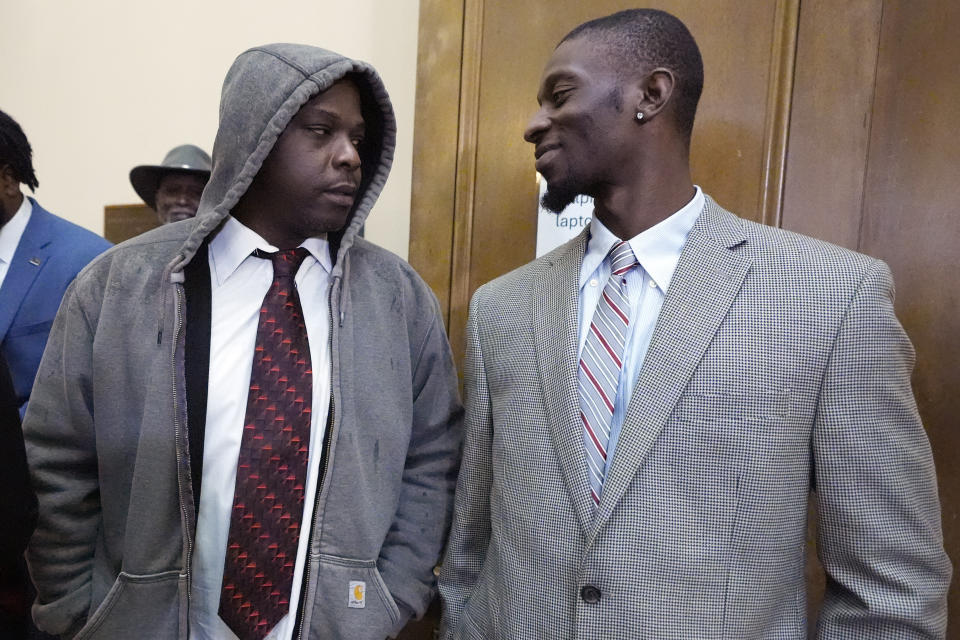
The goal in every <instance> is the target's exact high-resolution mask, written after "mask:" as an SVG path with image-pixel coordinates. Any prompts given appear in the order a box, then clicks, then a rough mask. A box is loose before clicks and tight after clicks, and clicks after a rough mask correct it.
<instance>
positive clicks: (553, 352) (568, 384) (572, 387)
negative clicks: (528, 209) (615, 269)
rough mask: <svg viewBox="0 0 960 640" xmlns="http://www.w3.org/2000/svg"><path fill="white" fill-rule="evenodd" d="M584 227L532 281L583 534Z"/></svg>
mask: <svg viewBox="0 0 960 640" xmlns="http://www.w3.org/2000/svg"><path fill="white" fill-rule="evenodd" d="M588 233H589V232H588V231H587V230H584V231H583V232H582V233H581V234H580V235H579V236H578V237H577V238H576V240H575V241H574V242H572V243H570V244H569V245H568V247H567V249H566V251H565V252H563V253H562V254H561V255H560V256H559V257H558V259H557V260H556V261H555V262H554V263H553V264H552V265H550V266H547V267H546V268H545V269H544V271H543V272H542V273H540V274H539V275H538V276H537V277H536V278H535V280H534V282H533V295H532V300H533V303H534V309H533V310H532V311H533V318H534V320H533V327H534V339H535V341H536V352H537V364H538V368H539V372H540V384H541V387H542V389H543V398H544V401H545V404H546V408H547V413H548V417H549V420H550V436H551V441H552V444H553V448H554V451H555V454H556V460H557V463H558V464H559V465H560V468H561V469H562V471H563V477H564V480H565V482H566V485H567V492H568V494H569V496H570V502H571V503H572V504H573V506H574V508H575V510H576V512H577V517H578V520H579V522H580V525H581V527H582V528H583V531H584V534H587V533H589V531H590V529H591V528H592V527H593V513H592V506H591V502H590V495H589V488H588V486H587V460H586V454H585V452H584V449H583V437H582V435H581V431H580V418H579V411H580V392H579V391H578V389H577V325H578V315H577V306H578V298H579V286H578V285H579V279H580V263H581V262H582V261H583V254H584V250H585V248H586V244H587V238H588V237H589V235H588Z"/></svg>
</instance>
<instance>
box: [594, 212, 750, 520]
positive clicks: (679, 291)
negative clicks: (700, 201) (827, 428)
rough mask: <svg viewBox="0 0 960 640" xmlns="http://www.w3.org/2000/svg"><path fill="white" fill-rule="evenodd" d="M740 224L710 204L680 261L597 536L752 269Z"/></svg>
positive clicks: (609, 481) (606, 488) (607, 487)
mask: <svg viewBox="0 0 960 640" xmlns="http://www.w3.org/2000/svg"><path fill="white" fill-rule="evenodd" d="M745 240H746V237H745V235H744V231H743V227H742V223H741V221H740V220H739V218H737V217H736V216H734V215H733V214H731V213H728V212H727V211H724V210H723V209H721V208H720V207H719V206H718V205H717V204H716V203H715V202H713V200H711V199H710V198H707V202H706V205H705V207H704V210H703V212H702V213H701V215H700V218H699V219H698V220H697V222H696V224H694V226H693V229H691V231H690V235H689V236H688V238H687V242H686V245H685V246H684V248H683V251H682V253H681V255H680V260H679V262H678V263H677V268H676V271H675V272H674V275H673V279H672V281H671V283H670V288H669V290H668V291H667V295H666V298H665V299H664V301H663V307H662V309H661V310H660V316H659V318H658V320H657V325H656V327H655V328H654V331H653V336H652V338H651V341H650V346H649V348H648V349H647V354H646V357H645V359H644V362H643V366H642V367H641V369H640V373H639V375H638V378H637V381H636V383H635V385H634V390H633V396H632V397H631V398H630V403H629V406H628V408H627V413H626V416H625V418H624V424H623V429H622V431H621V432H620V439H619V441H618V443H617V447H616V450H615V452H614V459H613V462H612V464H611V467H610V471H609V473H608V474H607V478H606V479H605V480H604V485H603V495H602V496H601V499H600V505H599V507H598V511H597V519H596V524H597V529H599V527H600V526H602V525H603V523H604V522H605V520H606V519H607V518H609V516H610V513H611V512H612V511H613V508H614V506H615V505H616V504H617V502H618V501H619V500H620V499H621V498H622V497H623V495H624V493H625V492H626V490H627V487H628V486H629V485H630V483H631V482H632V480H633V478H634V477H635V475H636V473H637V469H638V468H639V467H640V465H641V464H642V463H643V461H644V459H645V458H646V456H647V454H648V453H649V451H650V448H651V447H652V446H653V443H654V441H655V440H656V438H657V436H658V435H659V433H660V431H661V429H662V428H663V425H664V424H665V423H666V421H667V418H668V417H669V416H670V414H671V413H672V412H673V408H674V406H675V405H676V403H677V400H678V399H679V398H680V395H681V394H682V393H683V390H684V389H685V387H686V385H687V383H688V382H689V380H690V377H691V376H692V375H693V372H694V370H695V369H696V367H697V365H698V364H699V363H700V360H701V358H702V357H703V354H704V352H705V351H706V349H707V346H708V345H709V344H710V342H711V341H712V340H713V336H714V335H715V334H716V332H717V329H718V328H719V326H720V323H721V322H722V321H723V318H724V317H725V316H726V314H727V310H728V309H729V308H730V305H731V304H732V303H733V301H734V299H735V298H736V296H737V293H738V292H739V290H740V287H741V285H742V283H743V279H744V277H745V276H746V274H747V271H748V269H749V268H750V265H751V264H752V263H753V260H752V258H751V257H749V256H748V255H746V254H747V252H746V251H738V250H737V247H739V246H740V245H741V244H743V243H744V241H745Z"/></svg>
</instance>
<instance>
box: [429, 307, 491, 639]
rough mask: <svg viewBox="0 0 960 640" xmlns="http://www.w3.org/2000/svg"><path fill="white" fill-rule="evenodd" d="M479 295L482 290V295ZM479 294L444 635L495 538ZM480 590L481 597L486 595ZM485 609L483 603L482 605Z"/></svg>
mask: <svg viewBox="0 0 960 640" xmlns="http://www.w3.org/2000/svg"><path fill="white" fill-rule="evenodd" d="M478 295H479V294H478ZM477 304H478V303H477V296H475V297H474V302H473V305H472V307H473V308H472V309H471V312H470V318H469V320H468V322H467V357H466V365H465V368H464V396H465V399H466V420H465V435H464V446H463V464H462V466H461V468H460V478H459V480H458V482H457V494H456V503H455V506H454V511H453V527H452V530H451V532H450V540H449V542H448V543H447V551H446V555H445V556H444V559H443V564H442V566H441V571H440V597H441V599H442V602H443V618H442V620H441V623H440V638H441V639H442V640H448V639H449V638H453V637H455V633H456V631H457V629H458V628H459V627H460V625H461V624H462V619H463V616H464V610H465V609H466V606H467V601H468V600H469V599H470V598H471V595H472V594H473V590H474V587H475V586H476V584H477V580H478V577H479V575H480V570H481V569H482V567H483V564H484V560H485V559H486V553H487V547H488V545H489V542H490V531H491V528H490V527H491V525H490V488H491V484H492V478H493V469H492V459H491V443H492V439H493V418H492V413H491V405H490V395H489V390H488V387H487V378H486V373H485V371H484V364H483V353H482V350H481V345H480V339H479V335H478V328H477V320H476V313H475V309H476V305H477ZM483 595H484V594H482V593H478V594H477V596H476V597H478V598H479V597H483ZM479 608H480V609H481V610H482V609H483V607H482V606H481V607H479Z"/></svg>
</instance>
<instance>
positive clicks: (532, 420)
mask: <svg viewBox="0 0 960 640" xmlns="http://www.w3.org/2000/svg"><path fill="white" fill-rule="evenodd" d="M702 69H703V67H702V62H701V58H700V53H699V51H698V49H697V46H696V43H695V42H694V40H693V37H692V36H691V35H690V33H689V32H688V31H687V29H686V27H685V26H684V25H683V24H682V23H681V22H680V21H679V20H677V19H676V18H675V17H673V16H671V15H669V14H666V13H663V12H660V11H652V10H634V11H626V12H621V13H618V14H614V15H612V16H608V17H606V18H600V19H598V20H594V21H591V22H588V23H585V24H583V25H581V26H579V27H577V28H576V29H574V30H573V31H572V32H571V33H570V34H569V35H567V36H566V37H565V38H564V39H563V40H562V41H561V43H560V44H559V46H558V47H557V48H556V50H555V51H554V53H553V56H552V57H551V59H550V61H549V62H548V63H547V66H546V69H545V70H544V73H543V77H542V81H541V86H540V89H539V93H538V101H539V103H540V105H541V107H540V110H539V111H538V112H537V113H536V115H534V117H533V118H532V119H531V121H530V123H529V126H528V128H527V131H526V133H525V138H526V140H527V141H528V142H531V143H532V144H534V145H535V147H536V151H535V155H536V158H537V161H536V166H537V170H538V171H539V172H540V173H541V174H542V175H543V176H544V177H545V178H546V180H547V182H548V184H549V189H548V192H547V194H546V196H545V197H544V204H545V205H546V206H548V207H552V208H553V209H554V210H557V211H559V210H562V209H563V207H564V206H566V205H567V204H568V203H570V202H571V201H572V199H573V198H574V197H575V196H576V195H577V194H586V195H589V196H592V197H593V198H594V199H595V202H596V205H595V211H594V217H593V221H592V223H591V224H590V226H589V228H588V229H587V230H585V231H584V232H583V233H582V234H580V236H579V237H577V238H575V239H574V240H572V241H570V242H568V243H567V244H565V245H563V246H562V247H560V248H558V249H557V250H555V251H553V252H552V253H550V254H548V255H546V256H544V257H542V258H541V259H539V260H537V261H535V262H533V263H530V264H528V265H526V266H524V267H522V268H520V269H518V270H516V271H514V272H512V273H509V274H507V275H505V276H503V277H501V278H499V279H497V280H495V281H493V282H491V283H489V284H487V285H485V286H484V287H481V288H480V289H479V290H478V291H477V293H476V295H475V296H474V298H473V301H472V304H471V312H470V319H469V326H468V332H467V335H468V338H467V339H468V344H467V365H466V370H465V388H466V398H467V419H466V440H465V445H464V456H463V464H462V467H461V473H460V478H459V482H458V486H457V497H456V505H455V512H454V527H453V530H452V532H451V536H450V540H449V545H448V549H447V553H446V557H445V560H444V563H443V570H442V573H441V576H440V590H441V595H442V597H443V599H444V621H443V632H442V637H443V638H445V639H450V638H463V639H481V638H565V639H572V638H618V639H621V638H647V639H649V638H663V639H670V640H676V639H679V638H721V637H723V638H738V639H743V638H806V637H807V633H808V630H807V621H806V593H805V579H804V564H805V562H804V549H805V533H806V516H807V500H808V495H809V493H810V492H811V491H815V495H816V504H817V512H818V515H819V517H818V528H819V543H820V544H819V547H818V548H819V553H820V559H821V561H822V564H823V566H824V568H825V571H826V594H825V600H824V603H823V607H822V610H821V612H820V615H819V622H818V630H817V631H818V634H819V637H823V638H839V637H844V638H854V637H855V638H894V637H895V638H921V637H922V638H935V637H943V634H944V630H945V625H946V591H947V585H948V584H949V581H950V573H951V568H950V564H949V561H948V559H947V556H946V554H945V552H944V549H943V545H942V535H941V529H940V508H939V503H938V498H937V489H936V479H935V474H934V469H933V463H932V459H931V455H930V447H929V444H928V441H927V438H926V436H925V434H924V430H923V427H922V425H921V423H920V420H919V417H918V414H917V409H916V405H915V402H914V399H913V395H912V392H911V388H910V371H911V368H912V365H913V349H912V347H911V345H910V343H909V341H908V339H907V337H906V335H905V334H904V332H903V330H902V328H901V327H900V325H899V323H898V322H897V320H896V318H895V316H894V313H893V300H892V298H893V284H892V281H891V276H890V272H889V270H888V268H887V266H886V265H885V264H884V263H882V262H880V261H878V260H874V259H872V258H869V257H866V256H863V255H859V254H856V253H853V252H850V251H846V250H844V249H840V248H838V247H834V246H831V245H828V244H826V243H823V242H819V241H817V240H813V239H810V238H805V237H802V236H798V235H796V234H793V233H789V232H785V231H782V230H779V229H772V228H768V227H764V226H761V225H757V224H754V223H751V222H747V221H744V220H741V219H740V218H737V217H736V216H734V215H732V214H731V213H729V212H727V211H725V210H724V209H722V208H721V207H720V206H719V205H718V204H717V203H716V202H714V201H713V200H712V199H710V197H709V196H706V195H705V194H703V193H702V192H701V190H700V189H699V188H698V187H695V186H694V185H693V184H692V182H691V177H690V170H689V162H688V158H689V144H690V134H691V131H692V128H693V119H694V114H695V111H696V105H697V101H698V99H699V96H700V92H701V87H702V83H703V70H702ZM621 241H626V242H625V243H623V242H621ZM611 262H612V263H613V264H611ZM611 273H612V274H613V275H611Z"/></svg>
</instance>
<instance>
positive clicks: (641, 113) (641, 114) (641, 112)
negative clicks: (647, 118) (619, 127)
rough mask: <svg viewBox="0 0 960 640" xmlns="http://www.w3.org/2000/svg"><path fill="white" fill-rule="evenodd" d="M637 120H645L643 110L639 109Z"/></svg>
mask: <svg viewBox="0 0 960 640" xmlns="http://www.w3.org/2000/svg"><path fill="white" fill-rule="evenodd" d="M637 122H643V111H637Z"/></svg>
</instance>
